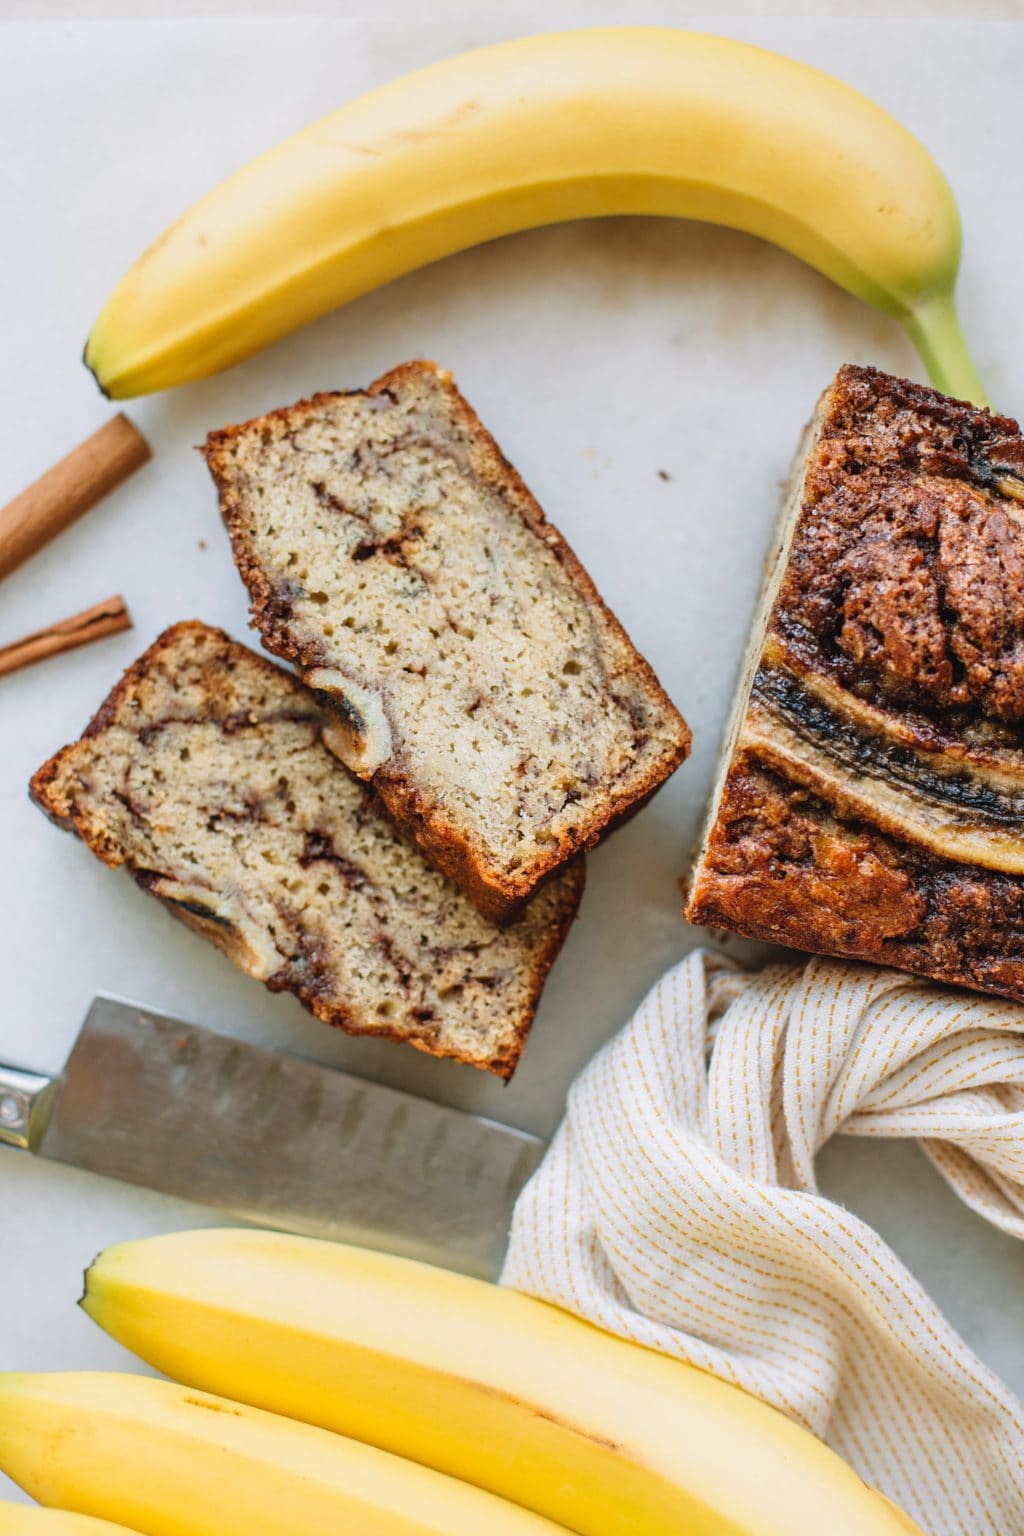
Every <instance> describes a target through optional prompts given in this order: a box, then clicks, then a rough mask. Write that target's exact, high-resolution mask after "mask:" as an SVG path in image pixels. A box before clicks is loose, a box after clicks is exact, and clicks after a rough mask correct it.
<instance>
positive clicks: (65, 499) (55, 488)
mask: <svg viewBox="0 0 1024 1536" xmlns="http://www.w3.org/2000/svg"><path fill="white" fill-rule="evenodd" d="M150 456H151V450H150V446H149V444H148V443H147V442H146V439H145V438H144V437H143V436H142V433H141V432H139V431H138V430H137V429H136V428H135V427H133V426H132V424H131V422H130V421H129V420H128V418H127V416H115V417H114V418H113V420H111V421H108V422H107V424H106V426H104V427H100V429H99V431H98V432H94V433H93V435H92V437H87V438H86V440H85V442H84V443H79V445H78V447H77V448H74V449H72V451H71V452H70V453H69V454H68V455H67V456H66V458H63V459H61V460H60V462H59V463H57V464H55V465H54V466H53V468H52V469H48V470H47V471H46V474H45V475H43V476H41V478H40V479H38V480H37V481H36V482H35V483H34V484H33V485H30V486H29V487H28V488H27V490H24V491H22V492H21V494H20V495H18V496H15V498H14V500H13V501H10V502H8V503H7V506H6V507H4V508H2V509H0V578H2V577H4V576H7V575H9V574H10V572H11V571H13V570H15V569H16V568H17V567H18V566H19V565H21V564H22V562H23V561H25V560H27V559H28V558H29V556H30V555H34V554H35V553H36V551H37V550H40V549H42V547H43V545H44V544H48V543H49V542H50V540H51V539H52V538H55V537H56V535H57V534H58V533H63V531H64V529H65V528H67V527H68V526H69V525H70V524H71V523H73V522H74V521H75V519H76V518H79V517H81V516H82V513H83V512H88V510H89V508H90V507H94V506H95V505H96V503H97V502H98V501H100V500H102V498H103V497H104V496H108V495H109V494H110V492H111V491H113V490H115V489H116V488H117V486H119V485H120V484H121V482H122V481H123V480H127V478H128V476H129V475H131V474H134V472H135V471H136V470H137V469H138V468H140V466H141V465H143V464H145V462H146V460H147V459H148V458H149V457H150Z"/></svg>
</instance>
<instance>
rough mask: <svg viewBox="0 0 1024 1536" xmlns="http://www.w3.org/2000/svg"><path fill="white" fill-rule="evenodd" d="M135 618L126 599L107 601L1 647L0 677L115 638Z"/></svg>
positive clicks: (110, 599) (129, 625)
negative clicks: (108, 636) (106, 637)
mask: <svg viewBox="0 0 1024 1536" xmlns="http://www.w3.org/2000/svg"><path fill="white" fill-rule="evenodd" d="M131 627H132V616H131V614H130V613H129V612H128V608H127V605H126V604H125V600H124V598H123V597H108V598H107V600H106V602H103V603H94V604H93V606H92V607H91V608H86V609H85V610H84V611H83V612H82V613H76V614H74V615H73V616H72V617H71V618H70V619H59V620H58V621H57V623H56V624H50V625H49V626H48V627H47V628H46V629H37V630H36V631H35V633H34V634H31V635H26V636H25V638H24V639H23V640H15V642H14V644H13V645H5V646H2V647H0V677H3V676H5V675H6V674H7V673H8V672H17V671H18V670H19V668H21V667H30V666H32V664H33V663H34V662H37V661H45V660H46V658H47V657H48V656H59V655H60V654H61V652H62V651H73V650H76V649H77V647H78V646H80V645H90V644H91V643H92V641H93V640H102V639H103V638H104V636H105V635H116V634H117V633H118V631H119V630H122V629H131Z"/></svg>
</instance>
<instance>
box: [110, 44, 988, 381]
mask: <svg viewBox="0 0 1024 1536" xmlns="http://www.w3.org/2000/svg"><path fill="white" fill-rule="evenodd" d="M600 214H667V215H677V216H679V217H682V218H689V219H700V220H703V221H705V222H709V223H715V224H726V225H730V226H731V227H733V228H735V229H743V230H747V231H749V232H750V233H752V234H755V235H760V236H762V237H763V238H764V239H766V240H771V241H774V243H775V244H777V245H781V246H783V247H784V248H785V249H786V250H788V251H791V252H793V254H794V255H796V256H799V257H802V259H803V260H804V261H807V262H809V263H810V264H811V265H812V266H814V267H817V268H818V270H819V271H821V272H823V273H825V274H826V275H827V276H828V277H830V278H832V279H833V280H834V281H835V282H837V283H839V284H840V285H841V286H842V287H843V288H846V289H848V290H849V291H850V292H851V293H854V294H856V295H858V296H859V297H860V298H862V299H865V300H866V301H867V302H868V303H870V304H874V305H877V306H878V307H879V308H880V309H883V310H887V311H888V312H890V313H891V314H893V315H895V316H897V318H898V319H899V320H900V321H902V323H903V324H904V325H905V326H906V328H907V329H908V330H909V332H910V334H911V336H912V337H913V339H914V342H915V343H916V345H917V347H918V348H919V350H920V352H921V355H922V357H923V359H924V362H925V365H926V367H927V369H928V372H929V375H930V377H931V379H932V381H933V382H934V383H935V384H936V385H937V386H938V387H939V388H941V389H943V390H945V391H946V392H947V393H951V394H957V395H961V396H963V397H966V398H969V399H972V400H976V401H979V402H981V401H983V398H984V397H983V395H982V391H981V386H980V384H979V381H978V377H977V374H976V373H975V371H974V367H973V365H972V363H971V360H970V358H969V356H968V353H967V349H966V347H965V345H964V342H963V338H962V335H961V333H960V328H959V322H958V320H957V316H956V311H955V308H954V301H953V288H954V283H955V280H956V272H957V266H958V262H959V255H960V224H959V218H958V215H957V210H956V205H955V203H954V201H953V197H952V194H951V192H950V190H949V187H948V186H947V184H946V182H945V180H944V179H943V176H942V174H941V172H940V171H939V169H938V166H937V165H936V164H935V162H934V161H933V160H932V158H931V157H930V155H929V154H928V153H927V152H926V150H925V149H924V148H923V147H922V146H921V144H919V143H918V141H917V140H916V139H915V138H913V136H912V135H911V134H910V133H908V132H907V130H906V129H904V128H903V127H901V126H900V124H899V123H898V122H896V121H895V120H894V119H893V118H892V117H890V116H889V115H888V114H887V113H885V112H883V111H882V110H881V109H880V108H879V107H876V106H875V105H874V104H873V103H872V102H871V101H869V100H867V98H866V97H864V96H861V95H860V94H859V93H858V92H856V91H854V90H852V89H851V88H850V87H849V86H846V85H844V84H843V83H842V82H841V81H839V80H836V79H833V78H832V77H831V76H829V75H826V74H822V73H820V72H819V71H818V70H815V69H811V68H809V67H808V66H806V65H803V64H798V63H796V62H795V61H794V60H792V59H787V58H783V57H782V56H781V55H779V54H774V53H769V52H766V51H765V50H763V49H760V48H753V47H750V46H749V45H747V44H745V43H738V42H733V41H731V40H730V39H727V38H721V37H711V36H706V35H704V34H700V33H694V32H685V31H681V30H675V29H669V28H658V27H609V28H596V29H594V30H589V31H580V32H562V33H552V34H548V35H546V36H542V37H530V38H524V39H522V40H520V41H518V42H510V43H501V44H498V45H497V46H495V47H491V48H483V49H480V50H478V51H476V52H473V53H467V54H461V55H459V56H458V57H456V58H452V59H447V60H445V61H444V62H442V63H439V64H434V65H431V66H430V67H429V68H427V69H423V70H419V71H417V72H416V73H415V74H411V75H407V76H405V77H404V78H402V79H399V80H395V81H393V82H391V83H390V84H388V85H385V86H383V87H382V88H380V89H378V90H375V91H371V92H370V93H369V94H368V95H366V96H361V97H359V98H357V99H356V100H354V101H351V102H349V103H348V104H347V105H345V106H343V107H341V108H340V109H339V110H338V111H336V112H334V113H332V114H330V115H329V116H328V117H324V118H322V119H320V121H318V122H315V123H313V124H312V125H311V126H310V127H308V128H306V129H305V130H304V131H303V132H301V133H299V134H296V135H295V136H294V137H292V138H289V139H286V140H285V141H284V142H283V143H281V144H278V145H277V146H276V147H275V148H273V149H271V150H269V151H267V153H265V154H263V155H261V156H260V157H259V158H258V159H256V160H254V161H252V162H251V163H250V164H249V165H247V166H245V167H244V169H242V170H241V171H238V172H237V173H236V174H235V175H234V176H231V177H230V178H229V179H228V180H227V181H225V182H224V183H223V184H222V185H221V186H219V187H217V188H216V189H215V190H214V191H213V192H211V193H209V194H208V195H207V196H206V197H205V198H203V199H202V200H201V201H200V202H199V203H197V204H196V205H195V206H194V207H193V208H191V209H190V210H189V211H188V212H187V213H186V214H185V215H184V217H183V218H181V219H179V220H178V222H177V223H176V224H173V225H172V226H171V228H170V229H168V230H167V231H166V233H165V234H163V235H162V236H161V237H160V239H159V240H157V241H156V243H155V244H154V245H152V246H151V247H150V248H149V250H148V251H146V253H145V254H144V255H143V256H142V257H141V259H140V260H139V261H138V262H137V263H136V265H135V266H134V267H133V268H132V269H131V271H130V272H129V273H128V274H127V276H126V277H125V278H124V279H123V280H122V282H121V283H120V285H119V286H118V287H117V288H116V289H115V291H114V293H113V294H112V296H111V298H110V299H109V300H108V302H107V304H106V307H105V308H104V310H103V312H102V314H101V315H100V317H99V319H98V320H97V322H96V325H95V327H94V329H93V332H92V334H91V336H90V337H89V341H88V345H87V347H86V353H85V359H86V362H87V364H88V366H89V367H90V368H91V369H92V371H93V373H94V374H95V375H96V378H97V380H98V381H99V384H100V386H101V388H102V389H104V390H105V391H106V393H107V394H109V395H113V396H116V397H123V396H128V395H140V394H146V393H148V392H150V391H152V390H156V389H167V388H169V387H170V386H171V385H175V384H183V383H185V382H187V381H188V380H190V379H197V378H202V377H205V376H206V375H207V374H210V373H215V372H216V371H217V370H218V369H221V368H227V367H229V366H230V365H231V364H232V363H236V362H238V361H239V360H240V359H241V358H243V357H247V356H248V355H249V354H250V353H252V352H255V351H256V350H257V349H258V348H260V347H264V346H266V345H267V344H268V343H269V342H272V341H275V340H276V339H277V338H278V337H280V336H284V335H286V334H287V333H288V332H289V331H292V330H294V329H295V328H296V327H297V326H300V325H304V324H305V323H306V322H307V321H309V320H313V319H315V318H316V317H317V316H318V315H322V314H325V313H326V312H327V311H328V310H330V309H333V308H334V307H335V306H336V305H338V304H344V303H345V302H346V301H347V300H349V299H352V298H354V297H356V295H357V294H361V293H366V292H367V291H368V290H370V289H372V288H376V287H378V286H379V285H380V284H382V283H386V282H388V281H389V280H390V279H391V278H394V277H398V276H399V275H400V274H402V273H404V272H409V271H412V270H413V269H414V268H416V267H420V266H423V265H424V264H425V263H426V262H430V261H435V260H436V259H437V258H438V257H441V256H447V255H449V254H450V253H451V252H453V251H459V250H464V249H465V248H466V247H468V246H471V245H476V244H478V243H479V242H480V241H483V240H491V239H493V238H494V237H495V236H498V235H505V234H509V233H511V232H512V231H514V230H520V229H529V228H533V227H535V226H537V225H541V224H552V223H558V222H559V221H560V220H563V219H579V218H589V217H592V216H594V215H600Z"/></svg>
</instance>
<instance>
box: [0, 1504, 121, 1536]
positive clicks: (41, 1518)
mask: <svg viewBox="0 0 1024 1536" xmlns="http://www.w3.org/2000/svg"><path fill="white" fill-rule="evenodd" d="M0 1536H133V1533H132V1532H131V1531H127V1530H126V1529H125V1527H124V1526H123V1525H111V1524H110V1522H109V1521H108V1520H94V1519H93V1518H92V1516H91V1515H72V1514H69V1513H68V1511H67V1510H66V1509H40V1508H39V1507H38V1505H35V1504H9V1503H0Z"/></svg>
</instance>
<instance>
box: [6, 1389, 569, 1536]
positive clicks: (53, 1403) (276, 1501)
mask: <svg viewBox="0 0 1024 1536" xmlns="http://www.w3.org/2000/svg"><path fill="white" fill-rule="evenodd" d="M0 1470H2V1471H4V1472H6V1473H7V1475H8V1476H9V1477H11V1478H13V1479H14V1481H15V1482H16V1483H18V1484H20V1486H21V1487H22V1488H24V1489H25V1491H26V1492H27V1493H30V1494H31V1495H32V1497H33V1498H34V1499H37V1500H38V1501H39V1502H40V1503H41V1504H56V1505H59V1506H60V1507H61V1508H65V1509H74V1510H76V1511H78V1512H80V1513H82V1514H89V1515H96V1516H98V1517H100V1518H102V1519H104V1520H113V1521H115V1522H118V1523H120V1524H124V1525H128V1526H131V1527H132V1528H133V1529H135V1530H138V1531H140V1532H143V1533H144V1536H227V1533H229V1532H231V1531H239V1532H244V1533H245V1536H310V1533H312V1532H320V1531H323V1532H339V1533H340V1532H352V1533H358V1536H565V1532H560V1531H559V1530H558V1528H557V1527H556V1526H554V1525H552V1524H551V1522H550V1521H548V1520H544V1519H542V1518H541V1517H540V1516H539V1515H535V1514H532V1513H530V1512H529V1511H528V1510H525V1509H519V1508H517V1507H516V1506H515V1505H514V1504H506V1503H505V1502H504V1501H503V1500H501V1499H496V1498H495V1497H494V1496H493V1495H492V1494H489V1493H484V1492H482V1491H481V1490H480V1489H479V1488H472V1487H470V1486H468V1485H467V1484H465V1483H460V1482H456V1481H455V1480H454V1479H453V1478H450V1477H442V1476H441V1474H440V1473H438V1472H431V1471H430V1470H429V1469H428V1468H426V1467H420V1466H417V1465H416V1464H415V1463H414V1462H411V1461H402V1460H401V1458H400V1457H397V1456H389V1455H387V1453H386V1452H384V1451H378V1450H374V1449H373V1447H372V1446H368V1445H361V1444H359V1443H358V1442H357V1441H354V1440H345V1439H343V1438H342V1437H341V1436H340V1435H330V1434H327V1433H325V1431H324V1430H322V1429H311V1428H310V1427H309V1425H308V1424H296V1423H294V1422H293V1421H292V1420H289V1419H279V1418H278V1417H277V1416H276V1415H275V1414H272V1413H263V1412H261V1411H260V1410H259V1409H258V1408H248V1407H242V1406H241V1405H239V1404H238V1403H229V1402H226V1401H225V1400H224V1399H223V1398H219V1397H211V1396H210V1395H209V1394H207V1393H205V1392H194V1391H189V1390H188V1389H187V1388H185V1387H178V1386H174V1385H172V1384H171V1383H170V1382H166V1381H153V1380H151V1379H150V1378H149V1377H146V1376H117V1375H101V1374H99V1373H96V1372H88V1371H83V1372H79V1373H76V1374H70V1375H45V1376H0ZM83 1536H84V1533H83Z"/></svg>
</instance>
